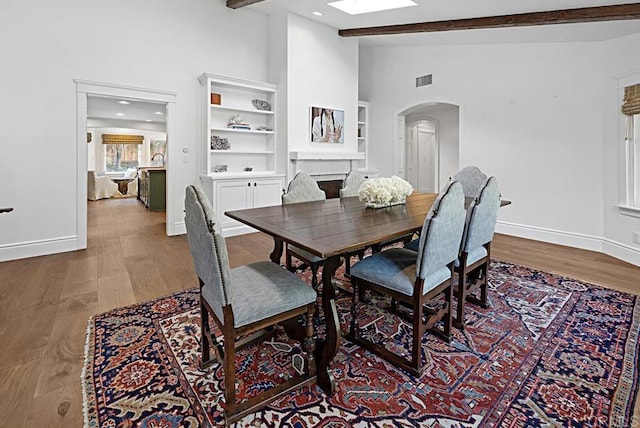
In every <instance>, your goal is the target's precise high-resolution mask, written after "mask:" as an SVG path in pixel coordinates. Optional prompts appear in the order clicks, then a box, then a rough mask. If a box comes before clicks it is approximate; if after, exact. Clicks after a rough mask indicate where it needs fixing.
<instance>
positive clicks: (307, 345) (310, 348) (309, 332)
mask: <svg viewBox="0 0 640 428" xmlns="http://www.w3.org/2000/svg"><path fill="white" fill-rule="evenodd" d="M314 313H315V304H311V305H309V306H308V307H307V329H306V337H305V339H304V343H303V347H304V351H305V353H306V354H307V367H306V372H307V374H308V375H309V377H311V376H315V375H316V360H315V356H314V351H315V349H316V341H315V340H313V334H314V332H315V331H314V324H313V318H314V316H313V314H314Z"/></svg>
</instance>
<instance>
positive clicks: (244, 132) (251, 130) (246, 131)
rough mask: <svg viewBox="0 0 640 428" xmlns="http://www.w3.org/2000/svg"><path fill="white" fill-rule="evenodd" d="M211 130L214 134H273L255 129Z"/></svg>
mask: <svg viewBox="0 0 640 428" xmlns="http://www.w3.org/2000/svg"><path fill="white" fill-rule="evenodd" d="M211 130H212V131H216V132H239V133H241V134H264V135H271V134H273V131H258V130H257V129H234V128H211Z"/></svg>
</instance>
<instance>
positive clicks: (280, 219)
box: [225, 192, 510, 395]
mask: <svg viewBox="0 0 640 428" xmlns="http://www.w3.org/2000/svg"><path fill="white" fill-rule="evenodd" d="M437 196H438V194H437V193H417V192H414V193H413V194H412V195H411V196H409V197H407V202H406V204H402V205H395V206H392V207H385V208H379V209H371V208H366V206H365V203H364V202H361V201H359V200H358V198H357V197H349V198H335V199H327V200H323V201H315V202H303V203H297V204H287V205H277V206H271V207H263V208H252V209H246V210H237V211H227V212H226V213H225V214H226V215H227V216H228V217H230V218H233V219H235V220H238V221H240V222H242V223H244V224H247V225H249V226H251V227H253V228H255V229H257V230H259V231H261V232H264V233H266V234H268V235H271V236H272V237H273V239H274V248H273V251H272V252H271V255H270V259H271V261H273V262H274V263H278V264H279V263H280V261H281V256H282V251H283V248H284V244H285V243H288V244H293V245H295V246H297V247H300V248H303V249H305V250H307V251H309V252H310V253H312V254H315V255H317V256H318V257H321V258H323V259H325V262H324V264H323V268H322V309H323V311H324V320H325V326H326V333H325V337H324V338H323V339H319V340H318V343H317V344H316V351H315V353H316V366H317V374H318V378H317V379H318V386H320V387H321V388H322V390H323V391H324V392H325V393H326V394H327V395H332V394H333V393H334V391H335V380H334V377H333V375H332V374H331V368H330V364H331V361H332V360H333V358H334V357H335V355H336V353H337V352H338V348H339V347H340V342H341V340H342V332H341V330H340V322H339V318H338V312H337V309H336V302H335V298H336V288H335V284H334V281H333V279H334V276H335V272H336V270H337V269H338V267H339V266H340V264H341V263H342V260H341V255H344V254H348V253H354V252H357V251H360V250H364V249H366V248H369V247H373V246H375V245H376V244H381V243H384V242H389V241H393V240H394V239H399V238H401V237H404V236H406V235H409V234H411V233H413V232H417V231H419V230H421V228H422V225H423V223H424V220H425V217H426V215H427V213H428V212H429V209H430V208H431V206H432V205H433V202H434V201H435V200H436V198H437ZM472 200H473V198H467V200H466V201H465V204H466V206H469V204H470V203H471V201H472ZM509 203H510V202H509V201H502V205H503V206H504V205H508V204H509Z"/></svg>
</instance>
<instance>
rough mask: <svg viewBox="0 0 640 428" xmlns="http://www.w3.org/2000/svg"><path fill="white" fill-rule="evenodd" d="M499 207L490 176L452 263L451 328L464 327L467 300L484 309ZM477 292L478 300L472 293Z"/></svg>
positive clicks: (475, 201) (471, 210) (474, 203)
mask: <svg viewBox="0 0 640 428" xmlns="http://www.w3.org/2000/svg"><path fill="white" fill-rule="evenodd" d="M499 208H500V191H499V190H498V180H497V179H496V178H495V177H489V178H487V179H485V180H484V182H483V183H482V185H481V187H480V189H479V190H478V192H477V194H476V195H475V197H474V199H473V201H472V202H471V205H470V206H469V208H468V209H467V219H466V222H465V228H464V234H463V235H462V244H461V246H460V257H459V258H458V260H456V263H455V270H456V272H458V290H457V293H456V294H457V296H458V310H457V314H456V317H455V320H454V325H455V326H456V327H458V328H464V308H465V303H466V302H467V301H470V302H472V303H475V304H478V305H480V306H482V307H485V308H486V307H487V274H488V271H489V263H490V256H491V241H492V240H493V234H494V232H495V230H496V222H497V221H498V209H499ZM478 289H480V297H479V298H478V297H475V296H474V295H472V294H471V293H473V292H475V291H476V290H478Z"/></svg>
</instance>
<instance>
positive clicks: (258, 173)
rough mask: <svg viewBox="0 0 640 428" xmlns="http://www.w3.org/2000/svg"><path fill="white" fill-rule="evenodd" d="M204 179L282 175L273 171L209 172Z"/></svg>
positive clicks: (282, 175)
mask: <svg viewBox="0 0 640 428" xmlns="http://www.w3.org/2000/svg"><path fill="white" fill-rule="evenodd" d="M206 177H208V178H212V179H221V178H225V179H228V178H261V177H266V178H269V177H284V174H276V173H275V172H273V171H227V172H210V173H209V174H208V175H207V176H206Z"/></svg>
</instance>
